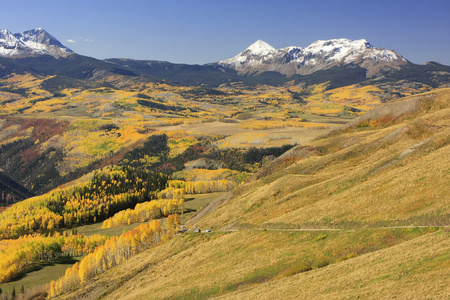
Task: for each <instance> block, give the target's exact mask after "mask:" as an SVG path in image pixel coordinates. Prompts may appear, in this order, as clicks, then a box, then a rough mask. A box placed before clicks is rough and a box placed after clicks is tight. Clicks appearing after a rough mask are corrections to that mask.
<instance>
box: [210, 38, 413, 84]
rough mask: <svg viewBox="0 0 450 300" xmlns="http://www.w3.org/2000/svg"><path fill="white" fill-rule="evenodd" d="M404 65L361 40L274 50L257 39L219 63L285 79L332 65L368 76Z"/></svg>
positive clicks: (396, 56) (400, 59)
mask: <svg viewBox="0 0 450 300" xmlns="http://www.w3.org/2000/svg"><path fill="white" fill-rule="evenodd" d="M407 63H408V61H407V60H406V59H405V58H403V57H402V56H401V55H399V54H398V53H397V52H395V51H393V50H385V49H378V48H375V47H373V46H372V45H371V44H370V43H369V42H367V41H366V40H364V39H362V40H356V41H352V40H348V39H333V40H327V41H316V42H314V43H312V44H311V45H309V46H308V47H306V48H301V47H287V48H283V49H275V48H274V47H272V46H270V45H269V44H267V43H266V42H263V41H261V40H258V41H256V42H255V43H253V44H252V45H251V46H250V47H248V48H247V49H245V50H244V51H243V52H241V53H239V54H238V55H236V56H235V57H233V58H230V59H227V60H224V61H221V62H219V64H221V65H223V66H227V67H230V68H232V69H234V70H236V71H238V72H239V73H243V74H254V73H261V72H267V71H274V72H279V73H281V74H284V75H287V76H292V75H294V74H301V75H309V74H312V73H314V72H316V71H319V70H325V69H329V68H332V67H335V66H342V65H349V64H355V65H358V66H361V67H362V68H364V69H366V70H367V76H368V77H372V76H374V75H380V74H381V73H382V72H383V71H389V70H392V69H396V70H398V69H400V67H401V66H402V65H406V64H407Z"/></svg>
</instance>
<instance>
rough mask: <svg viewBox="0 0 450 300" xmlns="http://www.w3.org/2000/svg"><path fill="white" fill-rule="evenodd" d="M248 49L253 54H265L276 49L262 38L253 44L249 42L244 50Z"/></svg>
mask: <svg viewBox="0 0 450 300" xmlns="http://www.w3.org/2000/svg"><path fill="white" fill-rule="evenodd" d="M247 50H248V51H250V52H251V53H252V54H254V55H267V54H269V53H270V52H273V51H275V50H276V49H275V48H274V47H272V46H271V45H269V44H267V43H266V42H264V41H263V40H257V41H256V42H254V43H253V44H251V45H250V46H249V47H248V48H247V49H246V51H247Z"/></svg>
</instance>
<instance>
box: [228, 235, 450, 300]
mask: <svg viewBox="0 0 450 300" xmlns="http://www.w3.org/2000/svg"><path fill="white" fill-rule="evenodd" d="M449 269H450V236H449V232H438V233H435V234H432V235H426V236H423V237H420V238H417V239H414V240H412V241H409V242H405V243H403V244H400V245H397V246H394V247H391V248H388V249H384V250H380V251H377V252H374V253H369V254H365V255H362V256H360V257H356V258H353V259H349V260H347V261H344V262H341V263H337V264H333V265H330V266H328V267H326V268H322V269H317V270H313V271H310V272H307V273H302V274H298V275H295V276H292V277H288V278H284V279H281V280H277V281H272V282H268V283H265V284H262V285H258V286H253V287H250V288H248V289H245V290H242V291H237V292H234V293H230V294H227V295H224V296H223V297H219V299H357V298H360V299H449V298H450V286H449V285H448V282H449V281H450V272H449Z"/></svg>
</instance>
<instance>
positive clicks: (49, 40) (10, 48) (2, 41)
mask: <svg viewBox="0 0 450 300" xmlns="http://www.w3.org/2000/svg"><path fill="white" fill-rule="evenodd" d="M71 53H73V51H72V50H70V49H69V48H67V47H66V46H64V45H63V44H61V43H60V42H59V41H58V40H57V39H56V38H54V37H53V36H52V35H50V34H49V33H48V32H47V31H45V30H44V29H42V28H36V29H32V30H28V31H25V32H21V33H16V34H12V33H11V32H10V31H9V30H7V29H1V30H0V55H1V56H6V57H25V56H33V55H40V54H48V55H51V56H54V57H65V56H67V55H69V54H71Z"/></svg>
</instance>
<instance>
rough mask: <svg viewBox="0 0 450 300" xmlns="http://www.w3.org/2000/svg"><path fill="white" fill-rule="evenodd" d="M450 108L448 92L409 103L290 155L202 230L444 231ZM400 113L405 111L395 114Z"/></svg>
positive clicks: (449, 206) (448, 208) (448, 205)
mask: <svg viewBox="0 0 450 300" xmlns="http://www.w3.org/2000/svg"><path fill="white" fill-rule="evenodd" d="M449 104H450V91H449V90H442V91H439V92H435V93H429V94H424V95H421V96H413V97H412V98H410V99H406V100H403V101H399V102H394V103H391V104H389V105H384V106H381V107H379V108H377V109H376V111H375V112H372V113H368V115H370V116H372V119H367V118H366V117H362V118H361V119H359V120H355V121H354V122H353V123H354V125H353V126H351V127H346V128H344V129H342V130H340V131H335V132H333V133H331V134H329V135H327V136H325V137H323V138H320V139H317V140H316V141H313V142H310V143H308V144H305V145H302V146H299V147H297V148H294V149H292V150H290V151H289V152H288V153H286V154H285V155H283V156H281V157H280V158H279V159H278V160H277V161H275V162H274V163H273V164H271V165H269V166H268V167H266V169H264V170H262V171H261V172H260V174H259V177H260V179H258V180H255V181H253V182H251V183H250V184H247V185H245V186H242V187H240V188H239V189H238V190H236V191H235V196H234V197H233V198H232V200H230V201H229V202H228V203H227V205H224V206H222V207H220V208H219V209H217V210H216V211H215V212H214V213H212V214H211V215H209V216H207V217H206V218H204V219H203V220H202V221H201V222H200V225H203V224H204V225H208V226H213V227H214V228H223V227H226V226H228V228H231V227H235V228H246V227H261V226H262V227H274V226H275V227H290V228H302V227H313V228H314V227H318V228H323V227H333V228H353V227H355V226H357V227H374V226H375V227H379V226H393V225H445V224H449V212H450V198H449V197H450V196H449V195H450V155H449V153H450V128H449V125H450V108H449V106H450V105H449ZM401 106H408V107H409V108H408V109H407V110H406V111H403V113H401V114H399V113H398V111H399V110H400V108H399V107H401ZM396 114H397V115H396Z"/></svg>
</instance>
